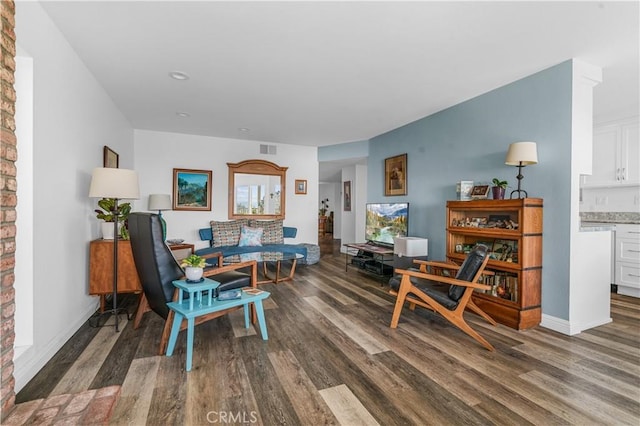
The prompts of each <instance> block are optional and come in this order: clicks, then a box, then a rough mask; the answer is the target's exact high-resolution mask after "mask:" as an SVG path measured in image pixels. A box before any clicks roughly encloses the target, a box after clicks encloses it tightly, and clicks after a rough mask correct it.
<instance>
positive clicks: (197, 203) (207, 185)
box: [173, 169, 213, 211]
mask: <svg viewBox="0 0 640 426" xmlns="http://www.w3.org/2000/svg"><path fill="white" fill-rule="evenodd" d="M212 175H213V173H212V172H211V170H192V169H173V209H174V210H202V211H204V210H211V182H212Z"/></svg>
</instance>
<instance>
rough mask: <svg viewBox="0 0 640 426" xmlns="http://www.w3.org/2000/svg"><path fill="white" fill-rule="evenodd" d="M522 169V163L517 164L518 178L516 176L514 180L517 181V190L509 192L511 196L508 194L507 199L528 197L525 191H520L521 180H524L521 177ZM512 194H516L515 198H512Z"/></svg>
mask: <svg viewBox="0 0 640 426" xmlns="http://www.w3.org/2000/svg"><path fill="white" fill-rule="evenodd" d="M523 167H524V165H523V164H522V163H520V164H518V176H516V179H518V189H515V190H513V191H511V194H509V198H511V199H513V198H527V197H529V194H527V191H525V190H524V189H520V183H521V182H522V179H523V178H524V176H523V175H522V168H523ZM513 194H517V195H518V196H517V197H514V196H513ZM522 194H524V197H523V196H522Z"/></svg>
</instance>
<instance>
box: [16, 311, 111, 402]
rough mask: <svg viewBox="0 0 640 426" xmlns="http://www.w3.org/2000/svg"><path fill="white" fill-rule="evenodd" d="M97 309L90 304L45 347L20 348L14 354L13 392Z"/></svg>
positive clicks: (34, 373)
mask: <svg viewBox="0 0 640 426" xmlns="http://www.w3.org/2000/svg"><path fill="white" fill-rule="evenodd" d="M96 309H98V303H97V302H94V303H91V304H90V305H89V306H88V307H87V309H86V310H85V311H84V312H82V314H81V315H79V316H78V320H77V321H75V322H73V323H70V324H69V327H67V329H66V330H64V332H62V333H60V334H58V336H57V337H56V338H55V339H53V340H51V341H50V342H49V343H48V344H47V346H46V347H44V348H42V349H40V348H38V349H37V350H36V348H35V346H33V345H32V346H29V347H28V348H21V351H20V353H18V352H16V354H15V356H14V359H13V366H14V369H13V377H14V379H15V386H14V391H15V392H16V393H18V392H20V390H21V389H22V388H23V387H25V386H26V384H27V383H29V380H31V379H33V378H34V377H35V375H36V374H38V372H39V371H40V370H41V369H42V368H43V367H44V366H45V365H46V364H47V362H49V360H50V359H51V358H53V356H54V355H55V354H56V352H58V351H59V350H60V348H62V346H63V345H64V344H65V343H67V341H68V340H69V339H70V338H71V336H73V335H74V333H75V332H76V331H78V329H80V327H81V326H82V324H84V323H85V321H86V320H87V319H89V318H90V317H91V315H93V314H94V313H95V312H96Z"/></svg>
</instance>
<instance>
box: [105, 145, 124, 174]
mask: <svg viewBox="0 0 640 426" xmlns="http://www.w3.org/2000/svg"><path fill="white" fill-rule="evenodd" d="M119 163H120V156H119V155H118V154H117V153H116V152H115V151H114V150H112V149H111V148H109V147H108V146H106V145H105V146H104V148H103V149H102V167H108V168H111V169H117V168H118V166H119Z"/></svg>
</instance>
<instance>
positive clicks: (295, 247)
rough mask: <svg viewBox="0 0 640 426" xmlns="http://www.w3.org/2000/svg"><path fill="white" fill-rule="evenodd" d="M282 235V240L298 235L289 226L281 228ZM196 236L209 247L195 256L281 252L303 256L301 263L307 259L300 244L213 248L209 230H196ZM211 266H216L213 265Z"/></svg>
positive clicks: (296, 230)
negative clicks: (220, 253)
mask: <svg viewBox="0 0 640 426" xmlns="http://www.w3.org/2000/svg"><path fill="white" fill-rule="evenodd" d="M282 233H283V236H284V238H295V237H296V234H297V233H298V228H293V227H290V226H283V227H282ZM198 234H199V235H200V239H201V240H202V241H208V242H209V247H206V248H202V249H199V250H196V252H195V254H197V255H199V256H202V255H205V254H211V253H217V252H222V255H223V256H231V255H234V254H242V253H255V252H262V251H281V252H284V253H299V254H301V255H303V256H304V258H303V259H302V262H301V263H305V260H306V258H307V247H306V246H305V245H302V244H286V243H285V244H266V245H262V246H245V247H239V246H237V245H235V246H221V247H213V232H212V231H211V228H202V229H199V230H198ZM210 261H214V262H215V263H217V260H215V259H210V260H209V261H208V262H210ZM213 266H216V265H215V264H214V265H213Z"/></svg>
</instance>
